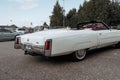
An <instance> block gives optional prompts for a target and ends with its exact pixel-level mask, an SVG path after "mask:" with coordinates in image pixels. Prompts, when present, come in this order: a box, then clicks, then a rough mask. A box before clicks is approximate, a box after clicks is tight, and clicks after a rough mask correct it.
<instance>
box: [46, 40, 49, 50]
mask: <svg viewBox="0 0 120 80" xmlns="http://www.w3.org/2000/svg"><path fill="white" fill-rule="evenodd" d="M45 50H50V41H46V43H45Z"/></svg>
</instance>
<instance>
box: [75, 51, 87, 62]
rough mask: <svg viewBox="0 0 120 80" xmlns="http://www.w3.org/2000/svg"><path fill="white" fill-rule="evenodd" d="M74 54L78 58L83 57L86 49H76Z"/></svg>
mask: <svg viewBox="0 0 120 80" xmlns="http://www.w3.org/2000/svg"><path fill="white" fill-rule="evenodd" d="M75 56H76V58H77V59H78V60H82V59H84V58H85V56H86V50H78V51H76V53H75Z"/></svg>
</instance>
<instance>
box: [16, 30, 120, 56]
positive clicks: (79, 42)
mask: <svg viewBox="0 0 120 80" xmlns="http://www.w3.org/2000/svg"><path fill="white" fill-rule="evenodd" d="M17 39H18V40H19V44H15V48H22V49H23V50H25V51H27V52H33V53H34V52H35V53H38V54H43V55H45V56H48V57H53V56H61V55H67V54H71V53H72V52H75V51H77V50H83V49H84V50H88V49H89V50H90V49H96V48H101V47H104V46H108V45H112V44H117V43H119V42H120V30H113V29H107V30H97V31H95V30H91V29H84V30H67V29H53V30H46V31H41V32H36V33H32V34H26V35H21V36H18V37H17ZM47 41H49V46H48V47H49V48H50V49H49V50H46V42H47Z"/></svg>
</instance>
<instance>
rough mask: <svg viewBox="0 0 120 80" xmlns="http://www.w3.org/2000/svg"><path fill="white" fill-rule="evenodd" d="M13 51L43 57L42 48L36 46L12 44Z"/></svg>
mask: <svg viewBox="0 0 120 80" xmlns="http://www.w3.org/2000/svg"><path fill="white" fill-rule="evenodd" d="M14 48H15V49H22V50H24V51H25V52H27V53H32V54H34V53H35V54H40V55H45V51H44V46H37V45H32V44H14Z"/></svg>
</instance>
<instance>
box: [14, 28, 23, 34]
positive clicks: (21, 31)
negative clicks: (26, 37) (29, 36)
mask: <svg viewBox="0 0 120 80" xmlns="http://www.w3.org/2000/svg"><path fill="white" fill-rule="evenodd" d="M15 32H17V33H20V34H25V29H23V28H16V30H15Z"/></svg>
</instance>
